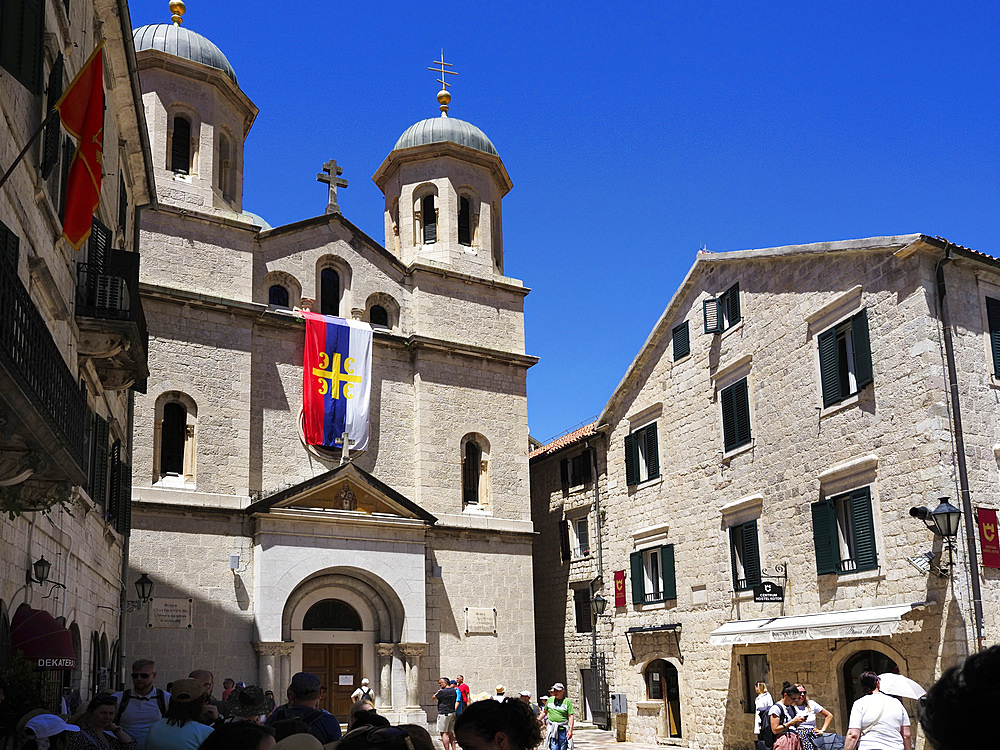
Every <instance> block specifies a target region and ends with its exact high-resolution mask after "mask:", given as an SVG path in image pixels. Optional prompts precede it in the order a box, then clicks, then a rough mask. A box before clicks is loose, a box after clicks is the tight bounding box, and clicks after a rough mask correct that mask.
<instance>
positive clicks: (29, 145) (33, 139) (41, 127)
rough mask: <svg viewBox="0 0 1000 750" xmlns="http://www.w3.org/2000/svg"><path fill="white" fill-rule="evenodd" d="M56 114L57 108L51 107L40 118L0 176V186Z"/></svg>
mask: <svg viewBox="0 0 1000 750" xmlns="http://www.w3.org/2000/svg"><path fill="white" fill-rule="evenodd" d="M58 116H59V110H57V109H53V110H52V111H51V112H49V114H48V115H47V116H46V117H45V119H44V120H42V124H41V125H39V126H38V129H37V130H35V132H34V133H32V135H31V138H29V139H28V142H27V143H26V144H25V145H24V148H22V149H21V153H19V154H18V155H17V158H16V159H14V163H13V164H11V165H10V167H9V168H8V169H7V171H6V172H4V173H3V177H0V188H2V187H3V186H4V183H5V182H7V178H8V177H10V175H11V173H12V172H13V171H14V169H15V168H16V167H17V165H18V164H20V163H21V160H22V159H23V158H24V155H25V154H26V153H28V149H29V148H31V146H32V144H33V143H34V142H35V141H37V140H38V136H40V135H41V134H42V131H43V130H45V126H46V125H48V124H49V121H50V120H51V119H52V118H53V117H58Z"/></svg>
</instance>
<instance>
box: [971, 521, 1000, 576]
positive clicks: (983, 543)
mask: <svg viewBox="0 0 1000 750" xmlns="http://www.w3.org/2000/svg"><path fill="white" fill-rule="evenodd" d="M976 520H977V521H978V522H979V547H980V549H981V550H982V552H983V566H984V567H987V568H1000V532H998V531H997V512H996V510H994V509H992V508H977V509H976Z"/></svg>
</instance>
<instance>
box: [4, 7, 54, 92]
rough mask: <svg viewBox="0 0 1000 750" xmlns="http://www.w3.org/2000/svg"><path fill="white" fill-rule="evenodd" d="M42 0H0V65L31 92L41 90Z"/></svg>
mask: <svg viewBox="0 0 1000 750" xmlns="http://www.w3.org/2000/svg"><path fill="white" fill-rule="evenodd" d="M44 49H45V2H44V0H2V2H0V66H3V67H4V68H5V69H6V70H7V72H9V73H10V74H11V75H12V76H14V78H16V79H17V80H18V81H20V82H21V83H22V84H23V85H24V86H25V88H27V89H28V90H29V91H31V92H32V93H33V94H38V93H41V88H42V56H43V53H44Z"/></svg>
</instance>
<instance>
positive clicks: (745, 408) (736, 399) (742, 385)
mask: <svg viewBox="0 0 1000 750" xmlns="http://www.w3.org/2000/svg"><path fill="white" fill-rule="evenodd" d="M733 389H734V390H733V405H734V407H735V411H736V439H737V443H736V445H744V444H745V443H749V442H750V393H749V390H748V389H747V381H746V378H744V379H743V380H741V381H740V382H738V383H733Z"/></svg>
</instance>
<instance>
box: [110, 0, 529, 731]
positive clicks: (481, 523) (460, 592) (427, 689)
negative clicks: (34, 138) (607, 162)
mask: <svg viewBox="0 0 1000 750" xmlns="http://www.w3.org/2000/svg"><path fill="white" fill-rule="evenodd" d="M172 7H175V6H172ZM175 12H176V16H175V18H174V23H172V24H154V25H151V26H144V27H141V28H138V29H136V30H135V32H134V39H135V44H136V49H137V59H138V66H139V77H140V80H141V85H142V95H143V100H144V103H145V114H146V119H147V122H148V123H149V128H150V141H151V143H152V151H153V168H154V172H155V176H156V185H157V191H158V197H159V204H158V208H157V210H155V211H148V212H146V213H145V214H144V215H143V223H142V241H143V245H144V247H145V248H146V249H147V250H146V251H147V253H148V261H147V262H146V263H144V265H143V273H142V283H141V290H142V295H143V301H144V304H145V306H146V314H147V317H148V320H149V328H150V361H151V362H152V363H153V364H152V366H151V373H150V379H149V387H148V391H147V394H146V395H145V396H142V397H140V398H138V399H137V401H136V429H135V450H136V461H135V479H134V485H135V511H134V515H133V526H134V529H135V530H134V533H133V545H132V555H131V559H130V565H131V566H132V570H133V575H136V574H138V573H139V572H143V573H147V574H148V575H149V576H150V578H151V579H152V580H153V581H154V583H155V587H156V588H155V595H154V602H153V605H152V606H151V607H150V608H148V609H147V610H144V611H143V612H142V613H137V614H135V615H133V616H132V617H131V619H130V620H129V632H130V634H131V636H132V637H133V638H134V642H135V653H136V654H141V655H148V656H152V657H154V658H155V659H156V662H157V666H158V671H159V673H160V676H161V677H160V679H161V681H166V680H167V679H173V678H175V677H178V676H181V675H182V674H185V675H186V674H187V672H188V671H189V670H191V669H193V668H195V667H200V666H204V667H208V668H210V669H212V670H214V673H215V675H216V678H217V679H216V682H217V683H221V681H222V678H223V676H232V677H234V678H235V679H237V680H245V681H247V682H259V683H260V684H262V685H263V686H265V687H266V688H270V689H273V690H275V693H276V694H277V695H279V696H281V695H283V694H284V690H285V688H286V687H287V685H288V682H289V679H290V676H291V675H292V674H293V673H294V672H297V671H299V670H302V669H306V670H310V671H315V672H317V673H319V674H320V675H321V676H322V678H323V680H324V684H325V685H326V686H327V688H328V692H327V698H326V699H325V700H326V704H325V705H326V707H327V708H329V709H330V710H332V711H334V713H336V714H338V715H341V716H343V715H344V713H345V712H346V709H347V707H348V705H349V699H348V696H349V695H350V693H351V692H352V691H353V690H354V688H355V687H357V686H358V684H359V683H360V680H361V678H362V677H369V678H370V679H371V681H372V686H373V688H374V690H375V692H376V694H377V695H378V696H379V701H380V704H381V707H382V710H383V712H385V713H387V714H388V715H390V716H391V717H393V718H395V719H398V720H402V719H410V720H412V719H419V720H421V721H422V720H425V717H426V712H427V710H429V709H431V704H432V701H431V696H432V694H433V693H434V691H435V690H436V680H437V677H438V676H439V675H440V674H449V675H456V674H458V673H464V675H465V677H466V681H467V682H469V683H470V684H471V685H472V686H473V689H474V690H476V691H479V690H486V689H488V688H491V687H492V685H493V684H495V682H496V681H497V680H500V681H502V682H505V683H507V684H511V685H531V684H533V683H534V667H535V664H534V651H533V621H532V610H533V606H532V591H531V587H530V585H526V583H527V582H528V581H530V580H531V546H532V542H531V540H532V525H531V519H530V509H529V481H528V461H527V450H528V444H529V441H528V430H527V411H526V394H525V376H526V372H527V369H528V368H529V367H530V366H531V365H532V364H533V363H534V362H535V361H536V360H535V358H534V357H531V356H528V355H526V354H525V351H524V318H523V301H524V297H525V295H526V294H527V292H528V290H527V289H526V288H525V287H524V286H523V285H522V283H521V282H520V281H518V280H516V279H513V278H510V277H508V276H506V275H505V273H504V248H503V241H502V223H501V201H502V199H503V197H504V195H505V194H506V193H507V192H508V191H509V190H510V189H511V181H510V178H509V176H508V174H507V171H506V169H505V167H504V165H503V162H502V161H501V160H500V157H499V155H498V153H497V150H496V149H495V148H494V146H493V144H492V143H491V142H490V140H489V139H488V138H487V137H486V135H485V134H484V133H483V132H482V131H481V130H480V129H479V128H477V127H476V126H474V125H471V124H469V123H467V122H463V121H462V120H458V119H455V118H452V117H448V116H447V110H448V102H449V100H450V96H449V95H448V94H447V93H446V92H442V93H441V94H439V103H440V110H441V116H440V117H432V118H430V119H426V120H422V121H420V122H417V123H416V124H415V125H413V126H412V127H411V128H409V129H408V130H407V131H406V132H404V133H403V134H402V136H400V138H399V139H398V141H397V142H396V144H395V147H394V148H392V149H391V151H390V152H389V154H388V156H387V157H386V158H385V161H384V162H383V163H382V164H381V165H380V166H379V167H378V169H377V170H376V171H375V174H374V178H373V179H374V180H375V182H376V184H377V185H378V186H379V188H380V189H381V190H382V192H383V193H384V195H385V208H384V211H385V244H384V245H382V244H380V243H379V242H377V241H376V240H374V239H372V238H370V237H368V236H366V235H365V234H364V233H363V232H362V231H361V230H359V229H358V228H357V227H356V226H354V225H353V224H352V223H351V222H350V221H349V220H348V219H347V218H346V217H345V216H344V215H343V214H342V213H341V211H340V208H339V205H338V204H337V199H336V189H337V188H338V187H341V188H342V187H343V186H344V185H345V184H346V183H345V181H344V180H343V179H342V178H339V177H338V176H337V175H338V174H339V173H340V171H341V170H340V169H339V168H338V167H337V165H336V162H329V163H328V164H326V165H324V170H325V174H324V175H321V177H323V178H324V179H325V180H326V181H327V183H328V184H329V200H328V203H327V206H326V210H325V212H323V213H320V214H319V215H316V216H313V217H311V218H308V219H304V220H302V221H297V222H294V223H292V224H288V225H285V226H277V227H271V226H269V225H268V224H267V223H266V222H265V221H264V220H262V219H261V218H260V217H258V216H257V215H255V214H252V213H249V212H248V211H245V210H244V209H243V200H242V193H243V190H242V184H243V164H244V161H243V160H244V153H243V144H244V140H245V138H246V136H247V132H248V130H249V128H250V127H251V125H252V123H253V121H254V118H255V116H256V115H257V109H256V107H255V106H254V105H253V103H252V102H251V101H250V100H249V98H248V97H247V96H246V94H245V93H244V92H243V91H242V89H241V88H240V86H239V84H238V82H237V77H236V74H235V72H234V71H233V68H232V66H231V65H230V63H229V61H228V60H227V59H226V57H225V55H224V54H223V53H222V51H220V50H219V48H218V47H216V46H215V45H214V44H213V43H212V42H210V41H209V40H208V39H206V38H205V37H204V36H201V35H200V34H197V33H196V32H194V31H191V30H189V29H188V28H187V27H186V26H184V25H181V21H182V19H181V17H180V16H181V13H182V10H180V9H178V10H176V11H175ZM266 114H267V113H265V115H262V116H266ZM272 114H273V113H272ZM303 179H307V180H312V179H313V175H312V174H309V175H303ZM320 206H322V204H320ZM264 213H265V214H266V211H265V212H264ZM296 308H311V309H312V310H313V311H315V312H322V313H325V314H330V315H335V316H340V317H346V318H353V319H355V320H359V321H364V322H367V323H369V324H370V325H371V327H372V329H373V331H374V334H373V335H374V353H373V364H372V391H371V438H370V441H369V443H368V445H367V447H366V448H365V449H364V450H363V451H350V449H349V448H350V447H349V446H348V451H347V456H346V461H345V456H344V455H343V454H344V451H343V450H342V449H341V448H337V449H335V450H331V449H324V448H316V447H313V446H307V445H306V444H305V442H304V439H303V435H302V429H301V427H300V414H301V404H302V382H303V373H302V360H303V335H304V333H303V332H304V326H303V321H302V320H301V317H300V316H296V314H295V313H294V312H293V311H294V309H296ZM432 718H433V712H432Z"/></svg>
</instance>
